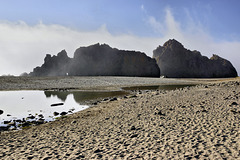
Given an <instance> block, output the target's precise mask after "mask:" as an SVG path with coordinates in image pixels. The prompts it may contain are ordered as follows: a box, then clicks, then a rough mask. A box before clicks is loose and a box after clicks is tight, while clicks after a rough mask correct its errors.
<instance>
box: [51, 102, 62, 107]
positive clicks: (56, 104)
mask: <svg viewBox="0 0 240 160" xmlns="http://www.w3.org/2000/svg"><path fill="white" fill-rule="evenodd" d="M62 105H64V103H54V104H51V107H54V106H62Z"/></svg>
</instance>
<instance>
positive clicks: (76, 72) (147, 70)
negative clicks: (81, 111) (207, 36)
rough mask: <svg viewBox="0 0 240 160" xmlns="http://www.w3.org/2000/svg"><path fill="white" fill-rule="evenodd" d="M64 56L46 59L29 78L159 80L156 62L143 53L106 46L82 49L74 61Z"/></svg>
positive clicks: (97, 45) (59, 55) (60, 54)
mask: <svg viewBox="0 0 240 160" xmlns="http://www.w3.org/2000/svg"><path fill="white" fill-rule="evenodd" d="M62 52H64V54H63V53H62ZM62 52H60V53H59V54H58V55H57V56H53V57H51V56H50V55H47V56H46V58H45V60H44V64H43V65H42V66H41V67H36V68H35V69H34V70H33V72H31V73H30V75H32V76H64V75H69V76H137V77H160V69H159V67H158V65H157V64H156V61H155V59H152V58H150V57H148V56H146V55H145V54H144V53H142V52H136V51H124V50H118V49H115V48H111V47H110V46H108V45H106V44H103V45H100V44H95V45H91V46H88V47H80V48H78V49H77V50H76V51H75V53H74V57H73V58H69V57H68V56H67V54H66V52H65V51H62Z"/></svg>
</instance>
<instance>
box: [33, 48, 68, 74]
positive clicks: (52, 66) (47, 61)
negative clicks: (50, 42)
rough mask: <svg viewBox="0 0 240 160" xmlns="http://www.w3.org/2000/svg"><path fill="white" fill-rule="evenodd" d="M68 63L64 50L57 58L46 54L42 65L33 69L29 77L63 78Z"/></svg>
mask: <svg viewBox="0 0 240 160" xmlns="http://www.w3.org/2000/svg"><path fill="white" fill-rule="evenodd" d="M70 61H71V59H70V58H69V57H68V56H67V52H66V51H65V50H62V51H61V52H59V53H58V54H57V56H51V55H50V54H47V55H46V57H45V58H44V64H43V65H42V66H41V67H36V68H34V69H33V72H31V73H30V76H65V75H67V73H68V70H69V63H70Z"/></svg>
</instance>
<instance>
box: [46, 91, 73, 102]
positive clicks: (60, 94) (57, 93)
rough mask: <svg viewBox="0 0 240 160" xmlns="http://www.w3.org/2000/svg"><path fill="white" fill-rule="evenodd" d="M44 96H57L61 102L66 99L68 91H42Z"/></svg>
mask: <svg viewBox="0 0 240 160" xmlns="http://www.w3.org/2000/svg"><path fill="white" fill-rule="evenodd" d="M44 94H45V96H46V97H47V98H48V97H51V96H57V97H58V98H59V99H61V100H62V101H63V102H65V101H66V99H67V96H68V95H69V94H70V93H69V92H60V91H44Z"/></svg>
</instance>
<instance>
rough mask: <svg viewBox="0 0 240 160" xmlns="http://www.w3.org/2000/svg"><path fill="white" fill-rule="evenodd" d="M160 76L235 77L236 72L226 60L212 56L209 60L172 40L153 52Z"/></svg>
mask: <svg viewBox="0 0 240 160" xmlns="http://www.w3.org/2000/svg"><path fill="white" fill-rule="evenodd" d="M153 58H155V59H156V61H157V64H158V66H159V68H160V69H161V75H162V76H165V77H171V78H224V77H236V76H237V71H236V69H235V68H234V67H233V65H232V64H231V63H230V62H229V61H228V60H226V59H224V58H221V57H219V56H217V55H213V56H212V57H211V58H210V59H208V58H207V57H206V56H202V55H201V53H200V52H198V51H190V50H188V49H185V48H184V46H183V45H182V44H181V43H179V42H178V41H176V40H174V39H172V40H169V41H167V42H165V43H164V45H163V46H159V47H158V48H157V49H155V50H154V51H153Z"/></svg>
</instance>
